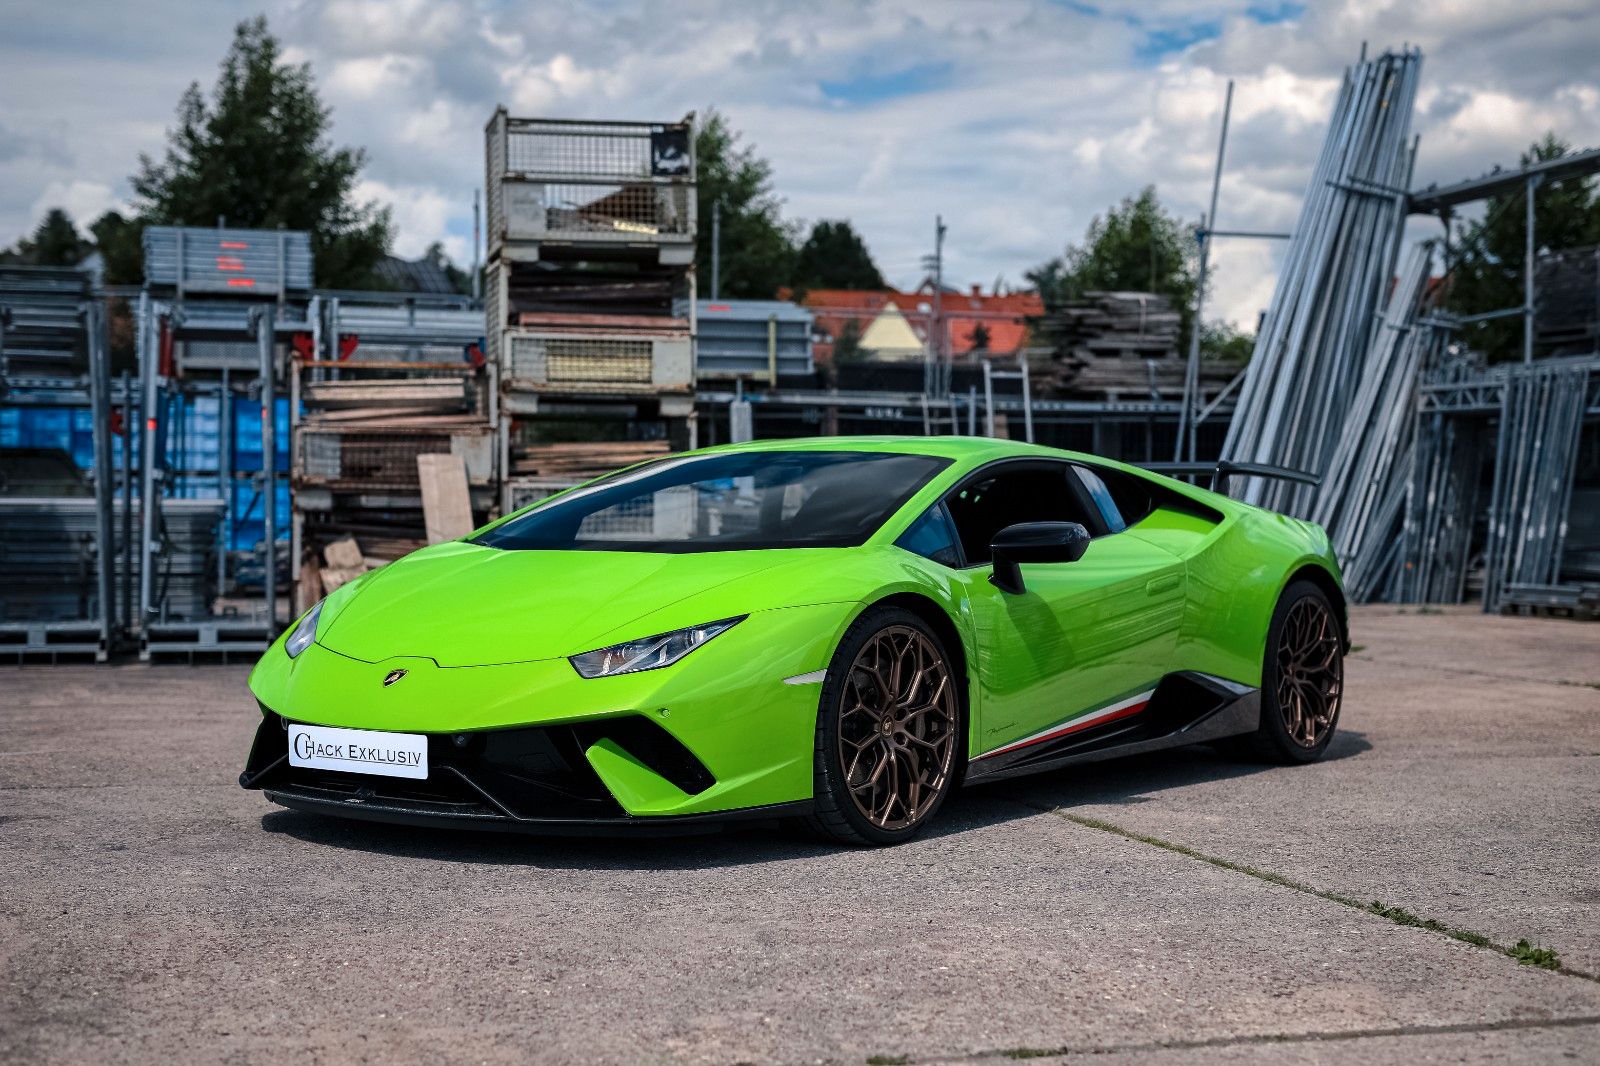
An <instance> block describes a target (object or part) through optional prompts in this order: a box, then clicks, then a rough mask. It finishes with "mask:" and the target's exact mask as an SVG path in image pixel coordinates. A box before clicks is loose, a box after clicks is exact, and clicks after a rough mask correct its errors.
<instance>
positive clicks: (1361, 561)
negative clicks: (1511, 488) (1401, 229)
mask: <svg viewBox="0 0 1600 1066" xmlns="http://www.w3.org/2000/svg"><path fill="white" fill-rule="evenodd" d="M1432 263H1433V242H1432V241H1423V242H1422V243H1420V244H1418V245H1417V246H1416V248H1414V249H1413V250H1412V253H1411V256H1410V258H1409V260H1408V261H1407V263H1406V267H1405V269H1404V270H1403V271H1402V272H1401V275H1400V277H1399V278H1398V279H1397V281H1396V283H1395V286H1394V291H1393V292H1392V294H1391V295H1390V297H1389V304H1388V307H1387V309H1386V310H1385V311H1384V313H1383V314H1382V315H1381V316H1379V319H1378V321H1379V326H1378V329H1377V330H1376V332H1375V333H1374V334H1373V342H1372V347H1371V349H1370V350H1369V351H1368V352H1367V354H1366V356H1365V357H1364V359H1363V364H1362V376H1361V380H1360V382H1359V383H1358V384H1357V386H1356V389H1355V393H1354V395H1353V396H1352V397H1351V399H1350V403H1349V408H1348V410H1347V411H1346V413H1345V418H1344V424H1343V427H1342V429H1341V430H1340V433H1339V437H1338V441H1337V443H1336V444H1335V446H1334V449H1333V452H1332V454H1331V456H1330V457H1329V460H1328V466H1327V469H1326V473H1325V474H1324V475H1323V480H1322V484H1321V486H1320V487H1319V488H1318V490H1317V495H1316V498H1315V500H1314V501H1313V503H1312V506H1311V511H1310V515H1311V518H1312V519H1313V520H1315V521H1316V522H1318V523H1320V524H1321V525H1322V526H1323V528H1325V529H1326V530H1327V531H1328V536H1329V537H1330V538H1331V540H1332V541H1333V547H1334V551H1335V552H1336V553H1337V554H1338V556H1339V562H1340V564H1341V565H1342V566H1343V567H1344V577H1345V586H1346V588H1347V590H1348V591H1349V593H1350V595H1351V597H1352V598H1353V599H1354V600H1356V601H1357V602H1365V601H1367V600H1370V599H1372V598H1373V597H1374V595H1376V594H1377V593H1378V592H1380V591H1381V585H1382V583H1383V579H1384V578H1385V576H1386V575H1387V574H1388V573H1389V572H1390V571H1391V570H1392V567H1393V565H1394V563H1395V561H1396V560H1397V557H1398V555H1397V550H1396V549H1397V548H1398V545H1399V542H1400V541H1399V532H1400V526H1401V522H1402V517H1403V515H1402V511H1403V509H1404V504H1405V499H1406V489H1407V485H1408V482H1409V480H1410V473H1411V458H1412V455H1411V452H1412V439H1413V430H1414V418H1413V412H1414V410H1415V407H1416V386H1417V375H1418V373H1419V372H1420V371H1421V370H1422V368H1423V367H1424V366H1425V365H1426V364H1427V363H1428V362H1429V361H1430V360H1431V358H1432V357H1433V356H1434V354H1435V353H1437V351H1438V350H1439V349H1440V348H1441V347H1442V345H1443V342H1444V334H1443V333H1442V332H1441V331H1440V330H1438V329H1436V328H1435V327H1433V326H1431V325H1427V324H1423V323H1419V322H1418V315H1419V312H1420V310H1421V308H1422V303H1423V297H1424V295H1425V294H1426V291H1427V287H1428V276H1429V271H1430V267H1431V266H1432Z"/></svg>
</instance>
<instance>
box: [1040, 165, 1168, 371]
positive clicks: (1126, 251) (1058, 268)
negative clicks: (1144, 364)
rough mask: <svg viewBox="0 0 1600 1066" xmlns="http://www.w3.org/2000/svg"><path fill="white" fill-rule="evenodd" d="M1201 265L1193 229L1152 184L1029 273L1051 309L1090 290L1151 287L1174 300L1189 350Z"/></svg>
mask: <svg viewBox="0 0 1600 1066" xmlns="http://www.w3.org/2000/svg"><path fill="white" fill-rule="evenodd" d="M1197 266H1198V258H1197V251H1196V248H1195V241H1194V232H1193V230H1192V228H1191V227H1190V226H1189V225H1187V224H1185V223H1183V222H1180V221H1179V220H1178V219H1177V218H1175V217H1173V216H1172V215H1169V214H1168V213H1167V211H1166V209H1165V208H1163V207H1162V206H1161V201H1160V200H1159V199H1157V197H1156V189H1155V186H1154V185H1148V186H1146V187H1145V188H1144V189H1143V190H1142V191H1141V192H1140V193H1139V195H1137V196H1130V197H1128V198H1127V199H1125V200H1123V201H1122V203H1121V204H1120V205H1118V206H1117V207H1114V208H1112V209H1111V210H1110V211H1108V212H1106V214H1105V215H1104V216H1096V217H1095V219H1094V220H1093V221H1092V222H1090V223H1089V229H1088V231H1087V232H1086V233H1085V234H1084V237H1083V243H1082V244H1075V245H1069V246H1068V247H1067V251H1066V254H1065V255H1063V256H1061V257H1058V258H1056V259H1052V260H1050V261H1049V262H1047V263H1042V264H1040V265H1039V266H1038V267H1035V268H1034V269H1033V270H1030V271H1028V272H1027V274H1026V275H1025V276H1026V277H1027V279H1028V280H1029V281H1030V282H1032V283H1033V285H1034V287H1035V288H1036V289H1037V290H1038V292H1039V296H1040V297H1041V298H1042V299H1043V300H1044V304H1045V309H1046V310H1047V311H1049V310H1053V309H1054V308H1056V307H1059V306H1061V305H1062V304H1063V303H1065V302H1066V301H1068V300H1076V299H1080V298H1082V296H1083V294H1084V293H1087V292H1104V291H1112V292H1115V291H1127V292H1152V293H1157V294H1159V295H1162V296H1165V297H1167V298H1168V299H1170V300H1171V301H1172V304H1173V307H1174V308H1175V309H1176V310H1177V311H1178V314H1179V319H1180V322H1181V335H1180V338H1179V350H1180V351H1185V350H1187V347H1188V343H1189V329H1190V327H1191V319H1192V318H1193V317H1194V297H1195V287H1196V270H1197Z"/></svg>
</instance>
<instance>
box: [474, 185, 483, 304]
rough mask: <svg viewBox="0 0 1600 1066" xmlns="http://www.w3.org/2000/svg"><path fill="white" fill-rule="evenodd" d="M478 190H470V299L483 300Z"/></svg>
mask: <svg viewBox="0 0 1600 1066" xmlns="http://www.w3.org/2000/svg"><path fill="white" fill-rule="evenodd" d="M478 210H479V207H478V190H477V189H473V190H472V298H473V299H474V300H481V299H483V279H482V277H481V275H482V273H483V269H482V268H481V267H480V266H479V265H478V242H479V241H480V240H482V234H481V233H480V232H479V226H480V224H481V223H480V221H479V217H478Z"/></svg>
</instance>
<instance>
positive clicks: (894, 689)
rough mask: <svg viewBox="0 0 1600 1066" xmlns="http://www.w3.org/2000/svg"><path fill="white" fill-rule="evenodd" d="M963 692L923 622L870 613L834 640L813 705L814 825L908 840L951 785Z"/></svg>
mask: <svg viewBox="0 0 1600 1066" xmlns="http://www.w3.org/2000/svg"><path fill="white" fill-rule="evenodd" d="M961 704H962V700H961V686H960V684H959V682H958V679H957V677H956V675H955V673H954V672H953V671H952V669H951V666H950V656H949V654H948V653H947V652H946V651H945V648H944V644H943V642H942V641H941V640H940V639H939V637H938V634H936V633H934V632H933V630H932V629H930V628H929V627H928V626H927V624H926V623H924V622H923V621H922V619H920V618H918V617H917V616H916V615H914V614H912V613H911V612H910V611H905V610H901V609H899V608H888V607H885V608H874V609H872V610H869V611H867V612H866V613H865V614H863V615H862V616H861V617H860V618H858V619H857V620H856V621H855V622H854V623H853V624H852V625H851V626H850V628H849V629H848V630H846V631H845V635H844V638H843V639H842V640H840V642H839V648H838V650H837V651H835V652H834V655H833V661H832V662H831V663H829V665H828V671H827V674H826V676H825V677H824V680H823V684H822V695H821V699H820V702H819V704H818V707H817V739H816V752H815V764H814V773H815V778H814V795H815V804H816V806H815V813H814V814H812V816H811V818H810V819H809V824H810V826H811V828H812V829H813V830H814V831H815V832H817V833H819V834H821V835H823V836H825V837H828V838H831V839H833V840H838V841H841V842H844V843H849V844H898V843H900V842H902V841H905V840H909V839H911V838H912V837H913V836H915V835H916V834H917V833H918V832H919V831H920V830H921V829H922V827H923V826H924V825H926V824H927V822H928V820H929V819H930V818H932V817H933V815H934V813H935V812H937V811H938V809H939V807H940V806H941V805H942V804H943V803H944V801H945V798H946V797H947V796H948V795H949V794H950V791H951V788H952V787H953V784H954V781H955V777H956V770H957V766H958V763H957V759H958V758H960V757H961V755H962V747H963V746H962V744H961V722H962V706H961Z"/></svg>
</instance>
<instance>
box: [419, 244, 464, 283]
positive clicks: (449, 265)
mask: <svg viewBox="0 0 1600 1066" xmlns="http://www.w3.org/2000/svg"><path fill="white" fill-rule="evenodd" d="M422 258H424V259H426V260H428V261H429V262H432V263H434V264H436V265H437V266H438V267H439V269H440V270H441V271H443V272H444V276H445V277H447V278H449V279H450V285H451V287H452V288H454V289H455V291H456V292H458V293H460V294H461V295H462V296H470V295H471V294H472V271H470V270H463V269H461V268H460V267H458V266H456V264H455V260H453V259H451V258H450V256H449V254H448V253H447V252H446V251H445V250H444V242H443V241H434V242H433V243H432V244H430V245H428V250H427V251H425V252H423V253H422Z"/></svg>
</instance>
